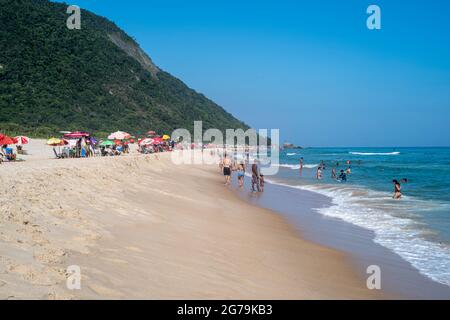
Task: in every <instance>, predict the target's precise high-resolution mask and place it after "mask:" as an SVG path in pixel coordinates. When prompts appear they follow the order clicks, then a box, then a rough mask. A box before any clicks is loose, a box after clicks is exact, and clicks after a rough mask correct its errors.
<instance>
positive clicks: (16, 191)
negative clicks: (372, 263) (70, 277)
mask: <svg viewBox="0 0 450 320" xmlns="http://www.w3.org/2000/svg"><path fill="white" fill-rule="evenodd" d="M25 149H26V150H27V151H28V153H29V155H27V156H22V158H23V159H24V160H25V161H23V162H16V163H5V164H3V165H1V166H0V181H1V184H0V189H1V192H0V211H1V214H0V298H1V299H364V298H384V297H386V295H383V294H382V293H380V292H374V291H370V290H368V289H367V288H366V280H365V279H364V278H363V277H361V276H360V275H358V273H357V272H356V271H355V270H354V268H353V266H352V263H351V262H350V261H349V258H348V257H347V256H346V255H345V254H343V253H342V252H340V251H337V250H334V249H330V248H327V247H324V246H321V245H317V244H314V243H312V242H309V241H306V240H304V239H303V238H302V237H301V235H300V234H299V232H297V231H295V230H294V228H293V227H292V226H291V225H289V224H288V223H287V222H286V220H285V219H284V218H283V217H281V216H280V215H278V214H276V213H274V212H273V211H270V210H267V209H263V208H260V207H257V206H255V205H252V204H250V203H249V202H247V201H245V200H244V199H242V198H241V197H239V196H237V195H236V194H235V193H234V192H233V191H232V190H229V189H228V188H225V187H224V185H223V180H222V176H221V175H220V174H219V172H218V168H217V167H211V166H200V165H195V166H194V165H189V166H188V165H174V164H173V163H172V162H171V161H170V157H169V154H167V153H166V154H159V155H158V156H155V155H148V156H144V155H137V154H133V153H132V154H130V155H127V156H121V157H103V158H90V159H66V160H56V159H52V150H51V148H49V147H47V146H45V145H44V141H41V140H33V141H32V142H31V143H30V144H29V145H27V146H26V148H25ZM70 265H78V266H79V267H80V268H81V274H82V282H81V285H82V287H81V290H68V289H67V287H66V277H67V276H66V269H67V267H68V266H70Z"/></svg>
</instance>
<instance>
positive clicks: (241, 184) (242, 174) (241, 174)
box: [237, 163, 245, 188]
mask: <svg viewBox="0 0 450 320" xmlns="http://www.w3.org/2000/svg"><path fill="white" fill-rule="evenodd" d="M237 174H238V183H239V187H240V188H243V187H244V177H245V166H244V164H242V163H240V164H239V166H238V169H237Z"/></svg>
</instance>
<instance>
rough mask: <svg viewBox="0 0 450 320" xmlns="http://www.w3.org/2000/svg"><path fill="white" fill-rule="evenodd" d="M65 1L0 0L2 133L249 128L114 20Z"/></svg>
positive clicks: (0, 105) (137, 131) (139, 131)
mask: <svg viewBox="0 0 450 320" xmlns="http://www.w3.org/2000/svg"><path fill="white" fill-rule="evenodd" d="M67 6H68V5H65V4H60V3H52V2H49V1H47V0H0V131H6V132H10V133H26V134H30V135H33V136H47V135H51V134H54V133H55V132H57V131H59V130H87V131H93V132H96V133H97V134H100V135H102V133H103V134H104V133H107V132H112V131H115V130H119V129H120V130H125V131H128V132H131V133H134V134H141V133H143V132H146V131H148V130H149V129H153V130H156V131H159V132H171V131H172V130H173V129H175V128H180V127H183V128H188V129H191V128H192V127H193V121H194V120H203V123H204V125H203V127H204V128H210V127H214V128H219V129H226V128H243V129H246V128H248V127H247V126H246V125H245V124H244V123H243V122H241V121H239V120H237V119H235V118H234V117H233V116H232V115H231V114H229V113H227V112H226V111H225V110H224V109H223V108H221V107H220V106H218V105H217V104H215V103H214V102H212V101H211V100H209V99H207V98H206V97H205V96H203V95H201V94H199V93H197V92H195V91H194V90H192V89H190V88H188V87H187V86H186V85H185V84H184V83H183V82H181V81H180V80H178V79H176V78H174V77H173V76H171V75H170V74H168V73H166V72H164V71H161V70H160V69H158V68H157V67H156V66H154V65H153V63H152V62H151V60H150V58H149V57H148V56H147V55H145V53H144V52H143V51H142V50H141V49H140V48H139V46H138V44H137V43H135V41H134V40H133V39H131V38H130V37H129V36H128V35H126V34H125V33H124V32H123V31H122V30H120V29H119V28H118V27H117V26H116V25H115V24H114V23H112V22H110V21H108V20H107V19H105V18H102V17H99V16H97V15H95V14H92V13H90V12H89V11H85V10H83V11H82V15H81V17H82V29H81V30H69V29H68V28H67V27H66V20H67V18H68V16H69V15H68V14H67V13H66V10H67Z"/></svg>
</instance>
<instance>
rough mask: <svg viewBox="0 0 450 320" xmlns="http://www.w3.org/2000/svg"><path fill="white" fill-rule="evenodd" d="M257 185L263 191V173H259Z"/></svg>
mask: <svg viewBox="0 0 450 320" xmlns="http://www.w3.org/2000/svg"><path fill="white" fill-rule="evenodd" d="M259 187H260V189H261V192H264V175H263V174H260V175H259Z"/></svg>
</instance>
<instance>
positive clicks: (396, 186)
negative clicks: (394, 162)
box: [392, 179, 402, 200]
mask: <svg viewBox="0 0 450 320" xmlns="http://www.w3.org/2000/svg"><path fill="white" fill-rule="evenodd" d="M392 182H393V183H394V196H393V198H394V199H395V200H399V199H400V198H401V197H402V186H401V185H400V182H398V181H397V180H395V179H394V180H392Z"/></svg>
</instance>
